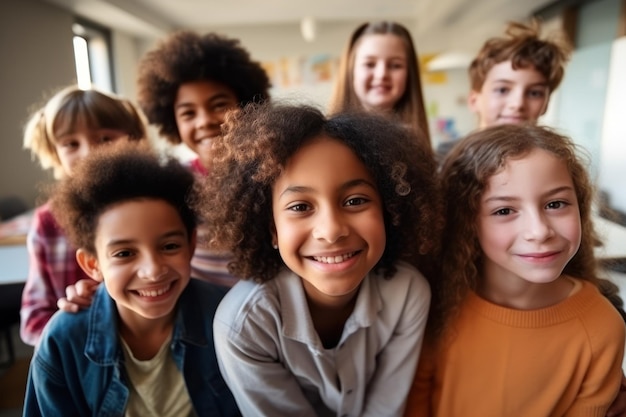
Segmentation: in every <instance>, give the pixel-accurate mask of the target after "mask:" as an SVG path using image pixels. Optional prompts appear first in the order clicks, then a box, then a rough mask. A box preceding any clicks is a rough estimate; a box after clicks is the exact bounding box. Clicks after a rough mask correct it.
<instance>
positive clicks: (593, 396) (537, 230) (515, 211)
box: [405, 125, 625, 417]
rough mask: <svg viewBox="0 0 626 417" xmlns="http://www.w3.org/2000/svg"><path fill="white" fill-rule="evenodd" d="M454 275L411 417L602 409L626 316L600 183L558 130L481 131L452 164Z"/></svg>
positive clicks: (439, 303)
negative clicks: (601, 276)
mask: <svg viewBox="0 0 626 417" xmlns="http://www.w3.org/2000/svg"><path fill="white" fill-rule="evenodd" d="M442 187H443V192H444V201H445V202H446V204H447V210H446V212H445V214H446V218H447V225H446V228H445V232H444V239H443V241H444V242H446V244H445V245H444V249H443V259H442V268H441V271H442V275H441V276H442V280H441V282H440V283H439V284H438V288H437V287H435V288H433V292H434V294H433V296H434V299H433V303H434V304H433V309H432V313H431V317H430V318H429V321H430V324H429V326H430V329H429V334H428V339H427V342H426V344H425V347H424V350H423V353H422V356H421V357H420V362H419V365H418V370H417V374H416V378H415V381H414V384H413V387H412V389H411V393H410V395H409V402H408V405H407V409H406V410H407V411H406V414H405V415H407V416H426V415H432V416H464V417H471V416H480V417H490V416H493V417H497V416H511V415H519V416H604V415H605V414H606V411H607V409H608V407H609V405H610V404H611V402H612V401H613V400H614V398H615V397H616V395H617V393H618V391H619V389H620V380H621V376H622V370H621V364H622V356H623V351H624V337H625V330H624V322H623V321H622V319H621V318H620V315H619V314H618V312H617V311H616V309H615V308H614V307H613V306H612V305H611V304H610V303H609V302H608V300H607V299H606V298H605V297H603V296H602V295H601V294H600V293H599V291H598V289H597V285H596V282H597V271H596V260H595V258H594V241H595V240H596V235H595V233H594V231H593V225H592V222H591V217H590V214H591V213H590V211H591V200H592V185H591V182H590V180H589V178H588V176H587V173H586V171H585V168H584V166H583V164H582V162H581V160H580V159H579V157H578V156H577V154H576V150H575V146H574V145H573V143H572V142H571V141H570V140H569V139H568V138H565V137H563V136H560V135H558V134H556V133H554V132H553V131H551V130H548V129H546V128H541V127H536V126H514V125H506V126H496V127H492V128H488V129H485V130H482V131H480V132H477V133H474V134H472V135H470V136H469V137H467V138H466V139H465V140H464V141H463V142H462V143H461V144H459V145H458V146H457V147H455V149H454V150H453V151H452V153H451V154H450V155H449V156H448V157H447V158H446V160H445V161H444V166H443V169H442Z"/></svg>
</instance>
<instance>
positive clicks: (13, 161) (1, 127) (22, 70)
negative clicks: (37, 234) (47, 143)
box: [0, 0, 76, 206]
mask: <svg viewBox="0 0 626 417" xmlns="http://www.w3.org/2000/svg"><path fill="white" fill-rule="evenodd" d="M72 22H73V17H72V16H71V15H70V14H69V13H67V12H65V11H62V10H60V9H59V8H57V7H54V6H51V5H49V4H47V3H43V2H40V1H37V0H2V1H0V56H2V69H1V70H0V91H1V92H2V94H0V108H1V109H2V111H1V112H0V138H2V140H1V142H0V197H2V196H8V195H17V196H19V197H21V198H22V199H24V200H25V201H26V202H27V204H29V205H30V206H32V205H34V204H35V201H36V199H37V196H38V195H39V191H38V189H37V184H39V183H41V182H42V181H43V182H45V181H49V180H50V178H52V177H51V175H48V174H45V173H44V172H43V171H42V170H41V168H40V167H39V165H37V164H36V163H35V162H33V161H31V158H30V153H29V152H27V151H25V150H23V149H22V132H23V127H22V126H23V124H24V123H25V122H26V120H27V117H28V115H29V113H28V111H27V109H28V108H29V107H30V106H32V105H33V103H37V102H40V101H41V100H42V98H43V95H44V94H46V93H50V92H52V91H54V90H55V89H57V88H60V87H62V86H64V85H66V84H68V83H72V82H76V71H75V68H74V58H73V57H74V55H73V54H74V53H73V50H72Z"/></svg>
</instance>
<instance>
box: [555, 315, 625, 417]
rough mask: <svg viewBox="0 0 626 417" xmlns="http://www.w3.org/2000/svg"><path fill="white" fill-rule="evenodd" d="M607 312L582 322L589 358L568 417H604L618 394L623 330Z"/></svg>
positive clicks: (617, 316)
mask: <svg viewBox="0 0 626 417" xmlns="http://www.w3.org/2000/svg"><path fill="white" fill-rule="evenodd" d="M608 308H609V309H610V310H612V308H611V307H608ZM605 312H606V311H605ZM610 313H614V314H603V315H602V316H599V315H598V316H597V317H598V320H596V321H593V322H591V321H589V322H586V323H585V324H586V330H587V336H588V339H589V346H590V349H591V355H592V359H591V361H590V364H589V367H588V369H587V370H586V373H585V378H584V380H583V383H582V386H581V388H580V391H579V393H578V396H577V397H576V400H575V401H574V403H573V404H572V406H571V407H570V409H569V410H567V412H566V413H565V416H567V417H578V416H580V417H591V416H598V417H600V416H602V417H604V416H605V415H606V411H607V409H608V407H609V405H610V404H611V403H612V402H613V401H614V400H615V397H616V396H617V393H618V392H619V389H620V384H621V381H622V358H623V356H624V342H625V337H626V331H625V328H624V322H623V321H622V320H621V318H620V316H619V315H618V314H617V312H614V311H610Z"/></svg>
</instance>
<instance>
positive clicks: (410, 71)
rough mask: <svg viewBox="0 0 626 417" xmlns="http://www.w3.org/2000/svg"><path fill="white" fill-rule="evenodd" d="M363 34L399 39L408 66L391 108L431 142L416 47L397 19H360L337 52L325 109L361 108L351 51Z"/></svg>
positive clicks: (332, 111)
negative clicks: (334, 75) (403, 84)
mask: <svg viewBox="0 0 626 417" xmlns="http://www.w3.org/2000/svg"><path fill="white" fill-rule="evenodd" d="M366 35H394V36H397V37H398V38H400V39H402V42H403V43H404V46H405V52H406V58H407V66H408V68H407V80H406V88H405V91H404V94H403V95H402V97H401V98H400V100H398V102H397V103H396V105H395V108H394V110H395V112H396V114H397V116H398V118H399V119H400V121H402V122H403V123H406V124H407V125H409V126H411V127H412V128H413V129H415V131H416V132H418V133H419V136H418V137H419V138H420V139H422V140H424V141H425V142H426V143H428V145H429V146H431V145H430V134H429V130H428V119H427V118H426V109H425V106H424V97H423V94H422V82H421V80H420V68H419V60H418V57H417V49H416V48H415V45H414V43H413V39H412V38H411V33H410V32H409V30H408V29H407V28H405V27H404V26H402V25H401V24H399V23H396V22H388V21H379V22H368V23H363V24H362V25H360V26H359V27H357V28H356V29H355V30H354V32H353V33H352V35H351V36H350V39H349V40H348V44H347V45H346V47H345V49H344V52H343V55H342V56H341V61H340V63H339V73H338V77H337V80H336V82H335V86H334V90H333V94H332V97H331V99H330V106H329V112H330V113H331V114H334V113H340V112H345V111H354V110H363V105H362V104H361V102H360V101H359V98H358V97H357V96H356V93H355V92H354V88H353V86H352V84H353V79H354V58H355V52H356V49H357V46H358V44H359V41H361V39H363V37H364V36H366Z"/></svg>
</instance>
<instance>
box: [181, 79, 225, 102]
mask: <svg viewBox="0 0 626 417" xmlns="http://www.w3.org/2000/svg"><path fill="white" fill-rule="evenodd" d="M216 97H227V98H232V99H233V100H235V99H236V98H237V97H236V96H235V93H234V92H233V90H232V89H231V88H230V87H229V86H227V85H226V84H222V83H220V82H218V81H212V80H198V81H189V82H186V83H183V84H181V85H180V87H178V91H177V93H176V100H175V104H182V103H187V102H205V101H207V100H211V99H213V98H216Z"/></svg>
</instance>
